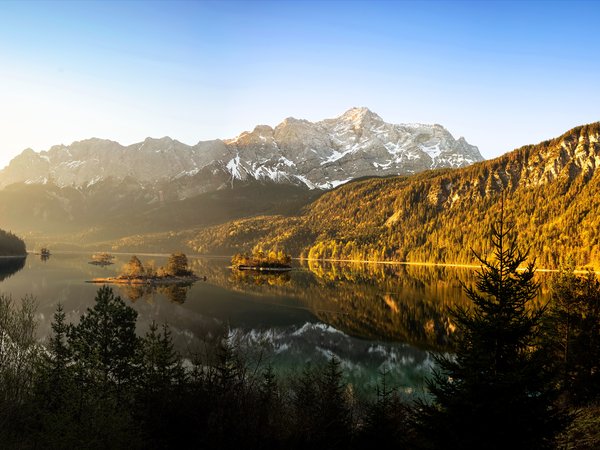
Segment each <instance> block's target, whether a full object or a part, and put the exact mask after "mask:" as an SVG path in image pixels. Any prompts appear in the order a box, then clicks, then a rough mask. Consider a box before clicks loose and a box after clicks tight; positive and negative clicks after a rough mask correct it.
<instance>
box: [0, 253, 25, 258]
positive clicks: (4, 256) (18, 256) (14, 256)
mask: <svg viewBox="0 0 600 450" xmlns="http://www.w3.org/2000/svg"><path fill="white" fill-rule="evenodd" d="M28 255H29V253H27V254H25V255H0V259H20V258H27V256H28Z"/></svg>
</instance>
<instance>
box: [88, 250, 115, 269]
mask: <svg viewBox="0 0 600 450" xmlns="http://www.w3.org/2000/svg"><path fill="white" fill-rule="evenodd" d="M113 259H115V257H114V256H113V255H111V254H110V253H107V252H101V253H94V254H93V255H92V260H91V261H90V262H89V263H88V264H93V265H95V266H110V265H111V264H114V262H113Z"/></svg>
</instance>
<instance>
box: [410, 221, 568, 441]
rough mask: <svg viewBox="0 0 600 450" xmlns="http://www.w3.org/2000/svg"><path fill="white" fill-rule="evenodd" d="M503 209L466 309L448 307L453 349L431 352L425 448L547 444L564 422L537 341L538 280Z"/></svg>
mask: <svg viewBox="0 0 600 450" xmlns="http://www.w3.org/2000/svg"><path fill="white" fill-rule="evenodd" d="M512 231H513V227H512V226H510V225H507V224H506V223H505V222H504V220H503V217H501V218H500V220H499V221H498V222H497V223H496V224H495V225H494V227H493V228H492V232H491V242H492V247H493V259H492V260H490V261H487V260H484V259H482V258H479V259H480V261H481V264H482V268H481V269H480V271H479V273H478V281H477V284H476V289H472V288H465V291H466V294H467V296H468V297H469V299H471V300H472V302H473V307H472V308H471V309H466V308H461V307H458V308H455V309H454V310H453V311H452V314H453V318H454V321H455V322H456V326H457V329H458V339H457V345H456V353H455V354H454V355H451V356H445V355H442V356H438V357H437V363H438V366H439V370H438V371H436V372H434V377H433V379H432V381H431V383H430V384H429V389H430V391H431V393H432V395H433V397H434V402H433V404H422V405H421V411H420V414H419V416H420V417H419V419H420V427H422V430H423V432H424V434H425V436H426V437H427V438H428V439H429V440H431V444H432V447H433V448H452V449H465V448H488V449H490V448H497V449H509V448H536V449H540V448H552V447H553V446H554V439H555V436H556V434H557V433H558V432H560V430H561V428H562V427H563V425H564V416H563V415H562V414H561V413H560V412H558V411H557V409H556V406H555V398H556V392H555V390H554V385H553V382H552V381H553V380H552V377H551V373H550V372H549V371H548V368H549V367H551V365H552V359H551V356H550V355H548V353H547V352H546V351H545V349H544V346H543V345H541V344H542V335H541V320H542V315H543V313H544V310H545V308H544V307H540V306H537V305H535V304H534V299H535V298H536V296H537V291H538V285H537V283H535V282H534V280H533V277H534V266H533V264H531V263H530V264H529V265H528V266H527V267H526V269H525V270H523V271H517V269H518V268H519V266H520V265H521V264H522V263H524V262H525V261H526V258H527V254H526V253H525V254H523V253H521V252H520V251H519V250H518V248H517V245H516V242H515V240H514V236H513V234H512Z"/></svg>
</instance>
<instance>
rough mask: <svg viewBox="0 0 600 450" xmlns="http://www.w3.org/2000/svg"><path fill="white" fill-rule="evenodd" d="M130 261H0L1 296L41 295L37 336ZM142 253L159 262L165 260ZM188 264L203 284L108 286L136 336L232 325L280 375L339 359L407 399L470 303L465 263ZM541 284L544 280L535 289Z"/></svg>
mask: <svg viewBox="0 0 600 450" xmlns="http://www.w3.org/2000/svg"><path fill="white" fill-rule="evenodd" d="M129 257H130V255H116V259H115V264H113V265H111V266H105V267H100V266H94V265H91V264H88V262H89V260H90V255H89V254H68V253H64V254H54V255H52V256H51V257H50V258H49V259H47V260H46V261H43V260H41V259H40V257H39V256H36V255H29V257H28V258H27V259H26V260H25V261H24V262H23V261H21V262H19V261H16V260H1V259H0V293H4V294H9V295H11V296H12V297H13V299H19V298H21V297H23V296H25V295H32V296H34V297H35V298H36V299H37V302H38V305H39V306H38V313H39V335H40V338H41V339H42V340H43V339H45V337H46V336H47V335H48V334H49V332H50V323H51V321H52V315H53V313H54V311H55V309H56V306H57V305H58V303H61V304H62V305H63V307H64V309H65V311H66V313H67V318H68V319H69V320H71V321H74V322H76V321H77V320H78V319H79V316H80V315H81V314H82V313H83V312H84V311H85V310H86V308H88V307H90V306H92V305H93V303H94V296H95V293H96V290H97V289H98V287H99V286H98V285H94V284H90V283H86V280H90V279H92V278H95V277H107V276H113V275H116V274H117V273H118V272H119V270H120V268H121V267H122V266H123V264H125V263H126V262H127V261H128V260H129ZM139 257H140V259H141V260H142V261H143V262H144V263H146V262H148V261H150V260H153V261H154V262H155V264H156V265H157V266H160V265H163V264H165V263H166V258H165V257H164V256H139ZM189 260H190V265H191V267H192V269H193V270H194V271H195V273H196V274H197V275H199V276H200V277H206V281H203V280H201V281H197V282H195V283H194V284H193V285H191V286H184V287H181V286H166V287H162V288H159V289H154V290H153V289H148V288H139V287H130V286H122V285H120V286H114V287H113V289H114V290H115V292H116V293H117V294H119V295H120V296H121V297H122V298H123V299H125V300H126V301H127V302H128V303H129V304H130V305H131V306H132V307H133V308H135V309H136V310H137V312H138V314H139V317H138V331H139V333H140V334H143V333H144V332H145V330H147V328H148V326H149V324H150V323H152V321H156V322H158V323H163V322H166V323H168V324H169V325H170V327H171V330H172V332H173V336H174V341H175V344H176V347H177V349H178V350H179V351H180V352H181V353H182V354H184V355H187V354H190V353H193V352H195V351H200V349H201V348H202V347H203V346H205V345H206V342H207V341H208V340H209V339H210V337H211V336H214V335H217V334H218V333H219V332H220V331H222V329H223V327H229V329H230V330H231V333H232V334H233V335H234V336H235V339H237V340H238V341H239V342H240V343H241V344H242V345H246V344H248V345H250V346H251V347H252V348H253V349H254V350H255V351H256V352H258V353H260V354H261V355H262V356H261V357H262V359H263V361H268V362H269V363H270V364H272V365H273V367H275V369H276V370H277V371H279V372H286V371H295V372H297V371H298V370H299V369H301V368H302V367H303V366H304V364H306V363H311V364H320V363H324V362H326V361H327V359H329V358H330V357H331V356H332V355H335V356H336V357H337V358H339V359H340V361H341V362H342V366H343V368H344V370H345V373H346V374H347V377H348V379H349V381H350V382H352V383H353V384H354V385H355V386H356V387H357V389H360V390H366V391H369V390H373V389H374V386H375V385H376V382H377V378H378V373H379V372H380V371H381V370H383V369H386V370H388V371H389V372H390V377H391V379H392V382H393V383H394V384H395V385H396V386H397V387H398V388H399V390H400V391H401V392H405V393H406V394H408V395H414V394H416V395H418V394H419V393H420V392H422V386H423V378H424V377H425V376H427V375H428V374H429V373H430V371H431V368H432V359H431V356H430V354H429V351H431V350H433V351H444V350H445V349H447V348H448V344H449V342H450V340H451V338H452V331H453V325H452V323H451V321H450V320H449V318H448V314H447V307H448V306H451V305H454V304H460V303H464V304H466V303H467V299H466V298H465V296H464V293H463V290H462V288H461V282H462V283H466V284H467V285H470V284H473V283H474V281H475V278H474V277H475V271H474V270H472V269H467V268H450V267H427V266H407V265H375V264H363V265H361V264H338V263H336V264H333V263H316V262H310V263H300V262H296V263H295V264H296V267H294V270H293V271H291V272H289V273H285V274H278V275H258V274H253V273H249V272H239V271H232V270H230V269H229V268H228V267H227V266H228V263H229V261H228V259H225V258H189ZM547 279H548V276H547V275H541V281H542V283H543V284H542V295H543V292H544V291H545V287H544V286H546V284H547V283H546V281H547ZM388 382H389V381H388Z"/></svg>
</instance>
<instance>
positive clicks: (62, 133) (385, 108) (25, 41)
mask: <svg viewBox="0 0 600 450" xmlns="http://www.w3.org/2000/svg"><path fill="white" fill-rule="evenodd" d="M599 23H600V4H598V3H597V2H594V1H588V2H576V1H569V2H552V1H549V2H548V1H533V2H524V1H514V2H510V1H499V2H490V1H485V2H484V1H481V2H478V1H466V2H453V1H448V0H445V1H441V2H434V1H420V2H408V1H391V0H388V1H382V2H374V1H369V2H359V1H331V2H325V1H287V2H286V1H268V2H253V1H249V0H246V1H243V2H227V1H219V2H204V1H203V2H192V1H184V2H180V3H177V2H173V1H169V2H164V3H163V2H143V1H134V2H123V1H118V2H117V1H112V2H106V1H104V2H98V3H95V2H90V1H85V2H83V1H82V2H76V1H69V2H64V3H60V2H50V1H44V2H33V1H29V2H28V1H20V2H14V3H12V2H7V1H0V167H3V166H4V165H5V164H7V163H8V161H9V160H10V159H11V158H12V157H14V156H15V155H16V154H18V153H19V152H21V151H22V150H23V149H25V148H26V147H32V148H33V149H35V150H46V149H48V148H49V147H50V146H52V145H54V144H61V143H64V144H69V143H71V142H72V141H75V140H80V139H86V138H89V137H100V138H108V139H113V140H116V141H119V142H121V143H123V144H130V143H133V142H137V141H141V140H143V139H144V138H145V137H147V136H152V137H162V136H165V135H168V136H171V137H173V138H175V139H178V140H180V141H182V142H185V143H187V144H194V143H196V142H197V141H199V140H207V139H214V138H230V137H234V136H236V135H237V134H239V133H240V132H242V131H244V130H249V129H252V128H253V127H254V125H256V124H268V125H272V126H275V125H276V124H278V123H279V122H280V121H281V120H283V119H284V118H285V117H288V116H294V117H297V118H305V119H309V120H320V119H324V118H329V117H335V116H338V115H340V114H342V113H343V112H344V111H345V110H347V109H348V108H350V107H352V106H367V107H369V108H370V109H371V110H373V111H375V112H377V113H378V114H379V115H380V116H381V117H382V118H383V119H384V120H386V121H387V122H393V123H403V122H422V123H440V124H442V125H444V126H445V127H446V128H448V130H449V131H450V132H451V133H452V134H454V136H455V137H459V136H465V138H466V139H467V140H468V141H469V142H470V143H472V144H475V145H477V146H479V148H480V150H481V152H482V154H483V155H484V157H486V158H490V157H494V156H497V155H499V154H501V153H504V152H507V151H509V150H512V149H513V148H515V147H518V146H521V145H524V144H528V143H537V142H539V141H541V140H544V139H547V138H551V137H554V136H557V135H559V134H561V133H563V132H564V131H566V130H568V129H569V128H572V127H573V126H576V125H580V124H583V123H589V122H594V121H597V120H600V32H599V31H598V24H599Z"/></svg>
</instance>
